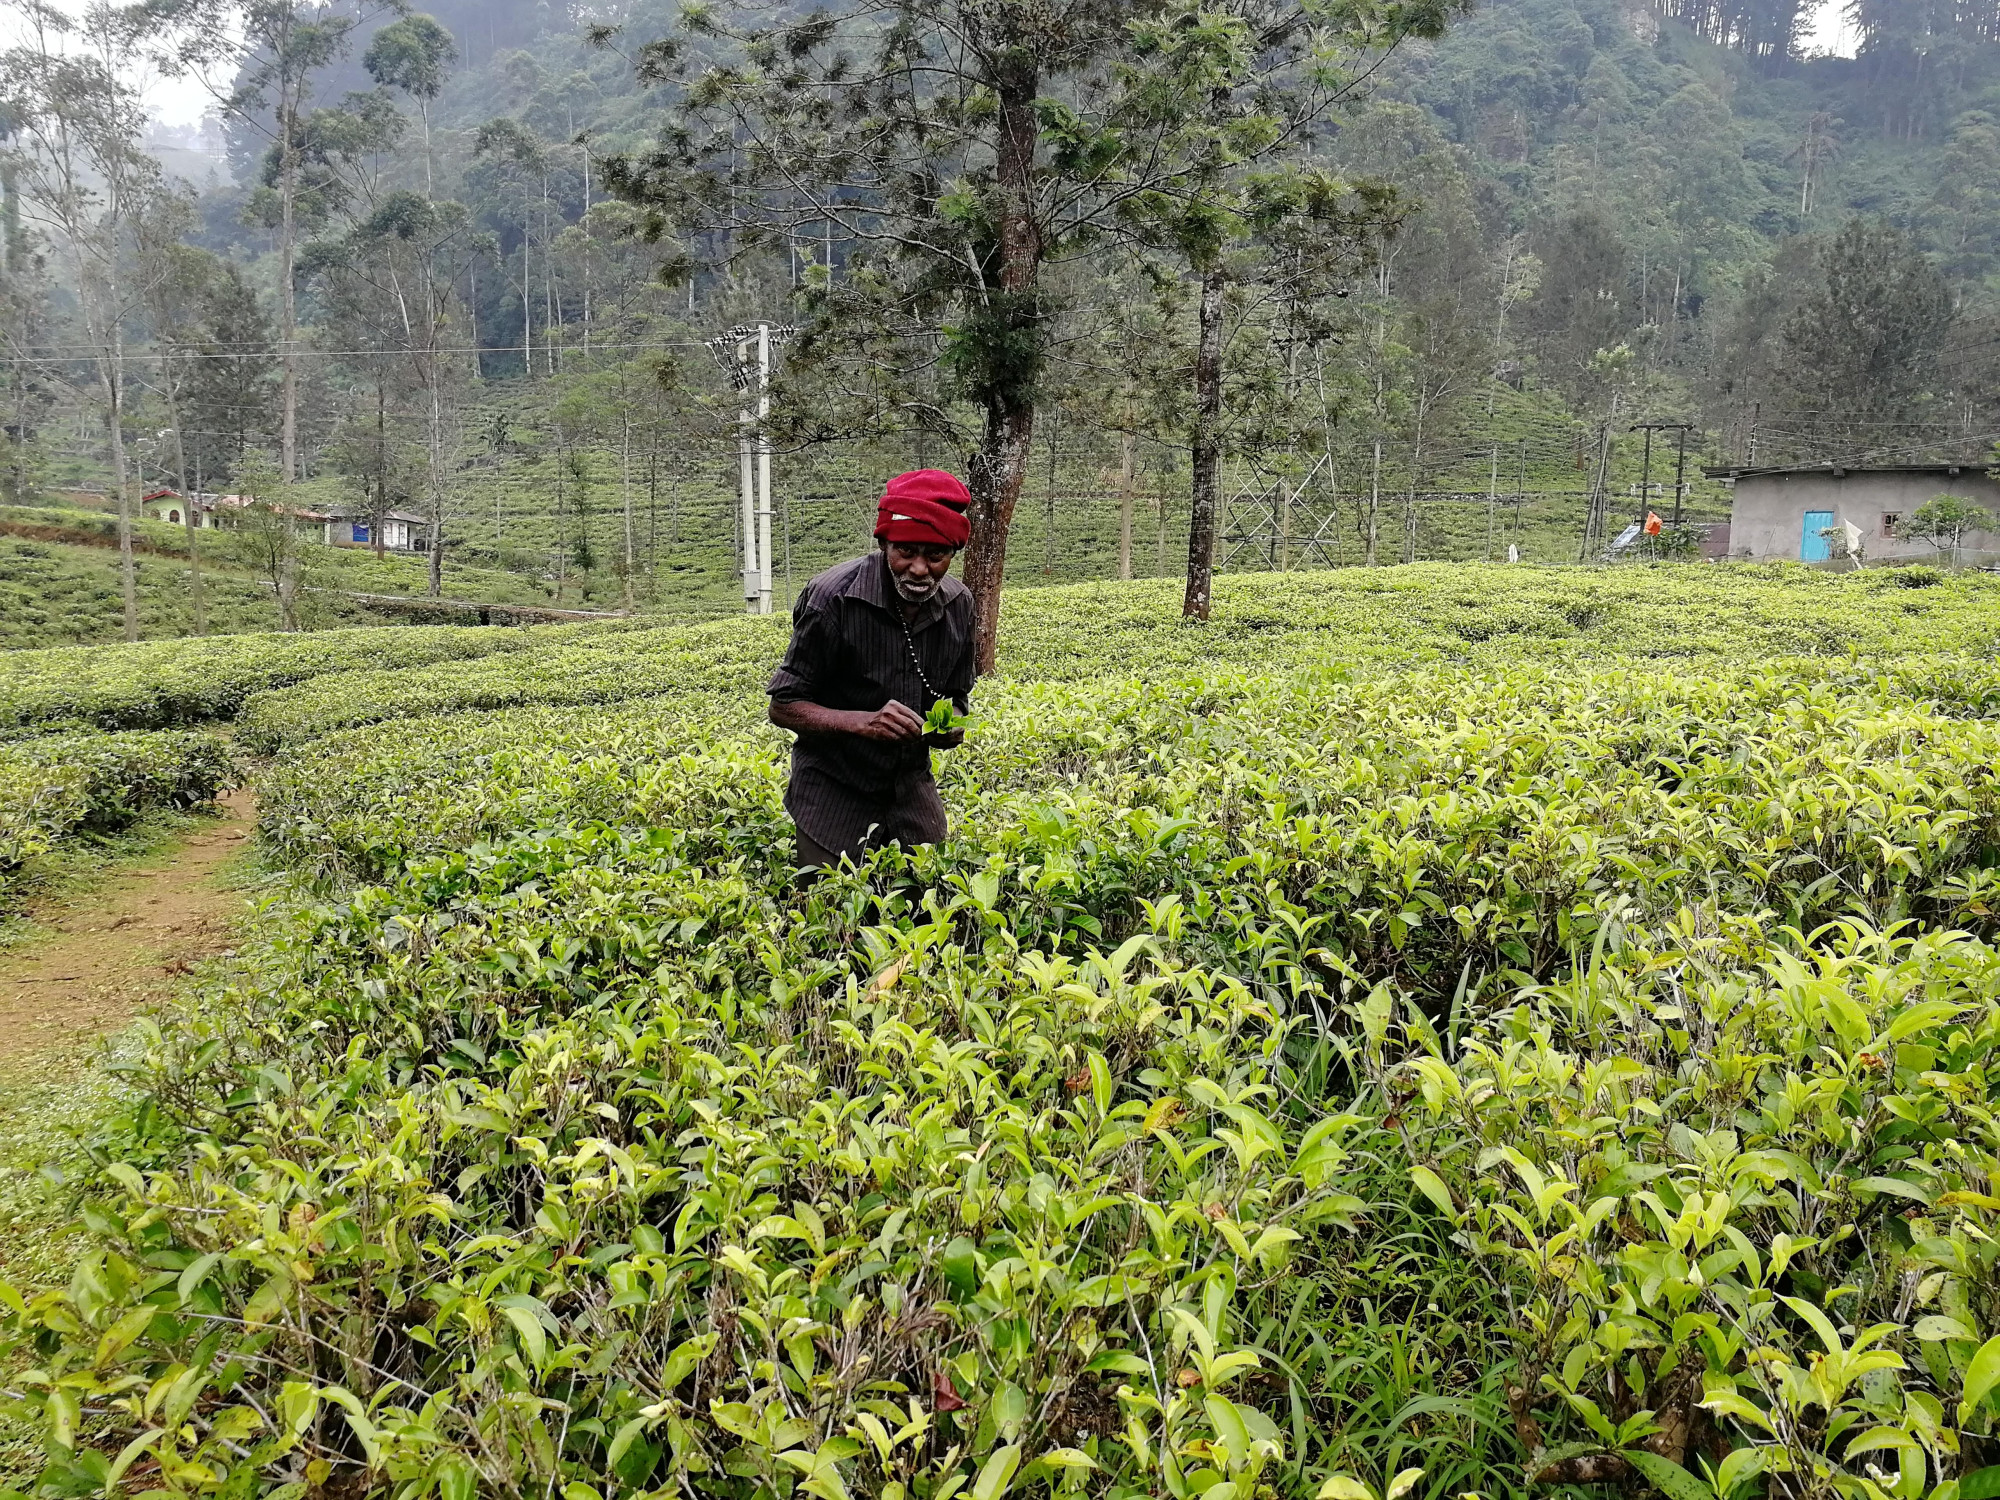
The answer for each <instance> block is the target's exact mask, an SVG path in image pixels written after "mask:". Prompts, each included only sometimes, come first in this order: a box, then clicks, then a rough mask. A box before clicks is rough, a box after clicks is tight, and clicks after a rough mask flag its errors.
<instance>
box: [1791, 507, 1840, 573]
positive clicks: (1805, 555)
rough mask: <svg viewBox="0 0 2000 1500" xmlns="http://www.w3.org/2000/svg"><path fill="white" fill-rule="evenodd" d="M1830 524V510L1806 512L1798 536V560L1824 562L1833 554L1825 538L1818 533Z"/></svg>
mask: <svg viewBox="0 0 2000 1500" xmlns="http://www.w3.org/2000/svg"><path fill="white" fill-rule="evenodd" d="M1831 525H1833V512H1832V511H1830V510H1809V511H1807V512H1806V519H1805V525H1804V526H1803V527H1802V528H1801V534H1800V536H1799V561H1800V562H1825V561H1826V560H1827V558H1829V557H1830V556H1832V555H1833V554H1832V549H1831V548H1830V547H1829V546H1828V545H1827V540H1826V538H1825V537H1823V536H1821V535H1820V533H1821V532H1822V531H1825V530H1826V529H1827V528H1828V527H1829V526H1831Z"/></svg>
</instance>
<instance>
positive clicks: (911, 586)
mask: <svg viewBox="0 0 2000 1500" xmlns="http://www.w3.org/2000/svg"><path fill="white" fill-rule="evenodd" d="M889 579H890V581H891V582H892V583H894V584H895V585H896V594H897V596H898V597H899V598H901V599H902V601H903V602H904V603H905V604H922V603H923V602H924V601H925V600H926V599H928V598H930V596H931V595H933V594H935V593H936V592H937V586H938V581H937V580H936V579H935V578H926V579H925V580H924V581H923V582H922V583H917V582H914V581H913V580H910V579H906V578H904V577H903V576H902V574H900V573H895V572H892V573H890V575H889Z"/></svg>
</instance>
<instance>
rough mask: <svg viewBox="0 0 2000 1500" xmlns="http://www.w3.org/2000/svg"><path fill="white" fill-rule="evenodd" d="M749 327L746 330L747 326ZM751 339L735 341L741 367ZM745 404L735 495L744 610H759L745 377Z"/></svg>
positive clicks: (751, 429)
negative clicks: (740, 550) (740, 551)
mask: <svg viewBox="0 0 2000 1500" xmlns="http://www.w3.org/2000/svg"><path fill="white" fill-rule="evenodd" d="M746 331H747V330H746ZM749 342H750V341H749V340H748V339H738V340H737V341H736V368H737V369H738V370H742V369H743V368H744V364H745V358H744V351H745V350H746V349H747V348H748V346H749ZM738 392H739V394H740V395H741V397H742V402H743V404H742V405H741V406H740V407H739V408H738V409H737V413H736V498H737V509H738V511H739V514H738V516H737V525H738V527H739V528H740V531H739V533H738V534H739V535H740V536H741V537H742V538H743V611H744V613H745V614H752V615H754V614H756V613H757V596H758V593H759V592H760V590H759V587H758V582H757V580H758V576H759V575H760V574H761V573H762V571H763V565H762V563H761V562H760V561H759V560H758V557H757V472H756V468H755V453H756V447H757V433H756V425H755V424H756V418H755V416H754V415H753V414H752V408H751V404H750V383H749V381H748V380H747V379H746V380H745V381H744V382H743V384H742V385H741V386H740V387H739V388H738Z"/></svg>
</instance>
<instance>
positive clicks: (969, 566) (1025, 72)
mask: <svg viewBox="0 0 2000 1500" xmlns="http://www.w3.org/2000/svg"><path fill="white" fill-rule="evenodd" d="M1040 91H1041V79H1040V77H1039V75H1038V73H1037V72H1036V70H1035V68H1034V67H1033V66H1032V65H1030V64H1025V63H1017V64H1013V65H1010V66H1008V67H1007V68H1006V69H1005V70H1004V72H1003V74H1002V76H1001V77H1000V78H999V79H997V80H996V87H995V94H996V96H997V97H998V101H999V111H1000V120H999V138H998V141H997V143H996V145H997V148H998V149H997V153H996V161H995V178H996V182H997V185H998V187H999V189H1000V199H1001V208H1000V236H999V237H1000V284H999V286H998V287H997V288H994V289H992V290H991V291H989V292H988V293H987V295H986V306H985V308H984V309H983V310H982V316H983V317H984V318H985V319H986V320H988V321H989V322H990V324H991V325H992V326H991V327H990V328H989V331H988V335H987V336H988V338H989V340H990V341H991V345H992V347H991V348H990V350H989V352H990V354H991V356H992V364H991V365H990V366H989V369H988V373H987V375H986V378H985V380H984V382H983V384H984V386H985V390H984V391H983V392H982V393H981V396H982V399H981V402H980V405H981V406H982V407H983V408H984V415H985V420H984V424H983V430H982V431H981V433H980V438H979V448H978V451H977V452H976V453H974V454H973V456H972V463H971V465H970V470H971V472H970V474H969V475H968V476H967V477H968V478H969V479H970V480H971V483H970V484H969V485H968V486H967V488H969V489H970V490H971V491H972V504H971V506H970V507H969V508H968V510H967V513H966V514H967V519H968V520H969V521H970V522H971V530H972V536H971V540H970V543H969V544H968V546H967V548H966V552H965V574H964V577H965V584H966V587H967V588H969V589H971V590H972V604H973V611H974V624H973V645H974V665H975V668H976V670H977V671H979V672H980V673H981V674H982V675H983V674H985V673H987V672H991V671H992V670H993V663H994V657H995V654H996V652H997V650H998V647H999V642H1000V589H1001V585H1002V583H1003V581H1004V580H1005V578H1006V574H1007V534H1008V532H1009V530H1010V529H1011V528H1012V526H1013V524H1014V507H1015V506H1016V505H1017V504H1019V503H1020V499H1021V489H1022V487H1023V486H1024V485H1025V484H1026V483H1027V479H1028V459H1029V454H1030V449H1031V445H1032V444H1033V442H1034V436H1035V390H1034V383H1035V372H1034V363H1033V361H1032V360H1023V359H1022V358H1021V357H1020V355H1019V354H1018V353H1016V352H1015V351H1017V350H1018V349H1019V348H1020V347H1021V345H1022V344H1024V343H1026V344H1029V345H1031V346H1039V344H1040V342H1041V339H1042V330H1041V328H1040V326H1039V324H1040V321H1041V317H1040V314H1041V310H1040V308H1039V306H1038V305H1037V303H1036V296H1035V292H1036V281H1037V277H1038V274H1039V272H1040V270H1041V263H1042V236H1041V229H1040V227H1039V226H1038V225H1037V223H1036V222H1035V204H1034V196H1033V194H1034V170H1035V150H1036V146H1037V144H1038V143H1039V139H1040V126H1039V124H1038V122H1037V119H1036V115H1035V100H1036V96H1037V95H1038V94H1039V93H1040Z"/></svg>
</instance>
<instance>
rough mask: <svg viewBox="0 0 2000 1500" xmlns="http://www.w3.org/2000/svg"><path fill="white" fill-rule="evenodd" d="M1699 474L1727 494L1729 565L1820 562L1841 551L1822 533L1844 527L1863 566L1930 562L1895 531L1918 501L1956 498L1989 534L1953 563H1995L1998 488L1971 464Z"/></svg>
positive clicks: (1999, 550)
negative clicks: (1986, 519) (1977, 514)
mask: <svg viewBox="0 0 2000 1500" xmlns="http://www.w3.org/2000/svg"><path fill="white" fill-rule="evenodd" d="M1706 472H1707V474H1708V477H1709V478H1711V479H1721V480H1724V481H1727V482H1728V483H1729V484H1730V486H1731V488H1732V491H1733V495H1734V498H1733V500H1732V502H1731V504H1730V509H1729V530H1728V533H1727V535H1728V543H1727V546H1728V553H1727V555H1728V557H1729V558H1730V559H1731V560H1732V561H1736V560H1748V561H1754V562H1774V561H1778V560H1780V559H1789V560H1791V561H1794V562H1823V561H1826V560H1828V559H1829V558H1831V557H1834V556H1836V555H1838V554H1839V552H1840V550H1841V547H1842V546H1843V545H1844V544H1840V543H1836V542H1834V541H1832V540H1830V539H1829V538H1828V537H1826V536H1825V535H1823V533H1824V532H1826V531H1828V530H1830V529H1834V528H1839V527H1844V526H1847V525H1850V524H1851V525H1853V526H1854V527H1855V528H1856V529H1857V530H1859V532H1860V533H1861V549H1860V550H1861V557H1862V560H1863V561H1864V562H1870V563H1881V562H1937V561H1939V560H1940V559H1939V555H1938V552H1937V549H1935V548H1934V547H1932V546H1931V545H1930V544H1929V543H1928V542H1923V541H1917V540H1905V539H1904V538H1902V537H1899V536H1897V535H1896V534H1895V532H1896V526H1897V524H1898V523H1899V522H1900V521H1902V520H1904V519H1905V518H1907V517H1908V516H1909V514H1910V513H1911V512H1912V511H1914V510H1915V509H1916V508H1917V507H1918V506H1920V505H1922V504H1923V503H1924V502H1925V501H1926V500H1931V499H1935V498H1936V497H1937V496H1939V495H1962V496H1964V497H1965V498H1966V499H1968V500H1971V501H1973V502H1975V503H1976V504H1979V505H1983V506H1985V507H1986V509H1988V510H1989V511H1991V512H1992V513H1993V515H1994V518H1995V529H1993V530H1990V531H1978V532H1969V533H1967V535H1966V537H1965V539H1964V542H1963V544H1962V546H1961V547H1960V550H1959V554H1958V560H1959V561H1960V562H1961V563H1991V562H2000V483H1995V482H1994V480H1992V479H1991V478H1989V477H1988V476H1987V473H1986V470H1985V469H1984V468H1981V467H1980V466H1979V465H1977V464H1895V465H1883V466H1880V467H1870V468H1845V467H1841V466H1838V465H1820V466H1818V467H1814V468H1796V469H1709V470H1707V471H1706Z"/></svg>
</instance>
